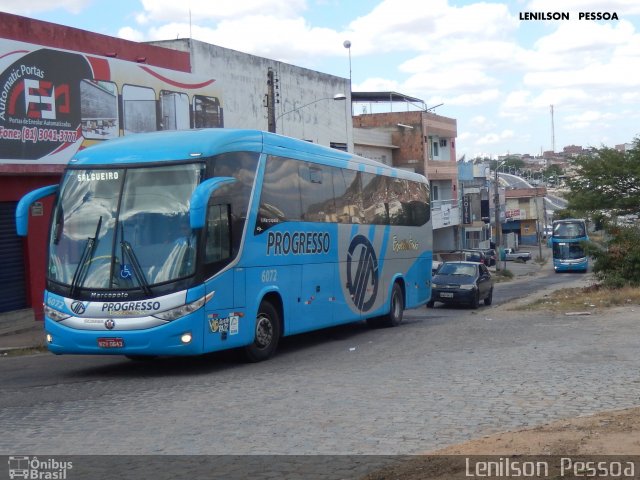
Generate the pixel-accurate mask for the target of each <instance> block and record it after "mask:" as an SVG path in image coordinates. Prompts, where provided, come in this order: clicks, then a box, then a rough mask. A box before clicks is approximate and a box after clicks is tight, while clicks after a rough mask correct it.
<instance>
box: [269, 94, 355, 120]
mask: <svg viewBox="0 0 640 480" xmlns="http://www.w3.org/2000/svg"><path fill="white" fill-rule="evenodd" d="M346 99H347V96H346V95H345V94H344V93H336V94H335V95H334V96H333V97H324V98H318V99H316V100H314V101H313V102H309V103H305V104H304V105H300V106H299V107H296V108H293V109H291V110H287V111H286V112H283V113H281V114H280V115H278V116H277V117H276V122H277V121H278V120H280V119H281V118H282V117H284V116H285V115H288V114H290V113H293V112H297V111H298V110H301V109H303V108H305V107H308V106H309V105H313V104H314V103H318V102H321V101H323V100H337V101H340V100H346Z"/></svg>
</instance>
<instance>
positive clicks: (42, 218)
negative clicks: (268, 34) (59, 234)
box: [0, 12, 353, 318]
mask: <svg viewBox="0 0 640 480" xmlns="http://www.w3.org/2000/svg"><path fill="white" fill-rule="evenodd" d="M0 24H1V25H2V26H3V27H2V32H1V33H0V95H1V96H0V262H1V263H2V269H0V313H2V312H7V311H13V310H19V309H24V308H29V307H31V308H33V310H34V313H35V316H36V318H42V292H43V290H44V278H45V257H46V243H47V242H46V239H47V236H48V224H49V215H50V212H51V208H52V204H53V199H52V198H46V199H44V200H43V201H42V202H37V203H36V204H34V205H33V207H32V209H31V212H30V217H29V229H30V235H29V237H28V238H27V239H22V238H19V237H17V234H16V231H15V220H14V214H15V208H16V205H17V202H18V200H19V199H20V198H21V197H22V196H23V195H24V194H25V193H27V192H29V191H31V190H34V189H36V188H38V187H43V186H47V185H51V184H55V183H58V182H59V180H60V177H61V175H62V173H63V171H64V168H65V165H66V164H67V162H68V161H69V160H70V159H71V158H72V157H73V155H74V154H75V153H76V152H78V151H79V150H81V149H83V148H87V147H88V146H90V145H93V144H95V143H100V142H102V141H105V140H108V139H111V138H116V137H118V136H122V135H129V134H133V133H138V132H145V131H155V130H176V129H187V128H204V127H214V128H220V127H225V128H247V129H257V130H267V131H273V132H278V133H282V134H286V135H289V136H293V137H297V138H301V139H304V140H308V141H311V142H314V143H319V144H322V145H326V146H333V147H335V148H341V149H343V150H349V151H353V132H352V125H351V107H350V82H349V79H347V78H342V77H336V76H333V75H327V74H323V73H320V72H314V71H311V70H308V69H304V68H300V67H296V66H293V65H288V64H285V63H282V62H278V61H275V60H270V59H265V58H260V57H256V56H254V55H249V54H244V53H241V52H237V51H234V50H230V49H224V48H221V47H217V46H214V45H209V44H206V43H203V42H198V41H193V40H190V39H184V40H172V41H167V42H156V43H155V44H148V43H138V42H131V41H127V40H122V39H119V38H113V37H108V36H105V35H100V34H96V33H93V32H88V31H84V30H80V29H75V28H70V27H65V26H61V25H56V24H52V23H48V22H41V21H37V20H33V19H29V18H26V17H20V16H16V15H11V14H7V13H3V12H0Z"/></svg>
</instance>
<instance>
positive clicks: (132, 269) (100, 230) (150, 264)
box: [47, 163, 204, 293]
mask: <svg viewBox="0 0 640 480" xmlns="http://www.w3.org/2000/svg"><path fill="white" fill-rule="evenodd" d="M203 173H204V165H203V164H201V163H189V164H179V165H170V166H158V165H154V166H150V167H140V168H126V169H125V168H110V169H84V170H75V169H73V170H68V171H67V173H66V175H65V178H64V180H63V183H62V186H61V189H60V197H59V200H58V202H57V204H56V208H55V210H54V212H53V217H52V218H53V225H52V228H51V234H50V238H49V265H48V271H47V274H48V278H49V280H52V281H54V282H57V283H59V284H63V285H68V286H70V287H71V290H72V291H74V290H76V289H79V288H90V289H117V290H123V289H142V290H143V291H145V292H146V293H149V288H150V286H153V285H155V284H159V283H165V282H170V281H173V280H176V279H179V278H184V277H188V276H190V275H193V274H194V273H195V258H196V250H197V242H196V237H195V235H194V233H193V232H192V231H191V228H190V225H189V202H190V198H191V194H192V193H193V190H194V189H195V188H196V186H197V185H198V184H199V183H200V181H201V178H202V176H203Z"/></svg>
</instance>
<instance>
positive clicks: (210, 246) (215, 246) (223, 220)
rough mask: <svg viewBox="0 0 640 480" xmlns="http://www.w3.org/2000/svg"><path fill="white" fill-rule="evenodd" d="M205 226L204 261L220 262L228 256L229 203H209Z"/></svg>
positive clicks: (229, 236)
mask: <svg viewBox="0 0 640 480" xmlns="http://www.w3.org/2000/svg"><path fill="white" fill-rule="evenodd" d="M206 228H207V231H206V247H205V263H214V262H220V261H222V260H227V259H228V258H230V257H231V228H230V224H229V205H209V209H208V210H207V227H206Z"/></svg>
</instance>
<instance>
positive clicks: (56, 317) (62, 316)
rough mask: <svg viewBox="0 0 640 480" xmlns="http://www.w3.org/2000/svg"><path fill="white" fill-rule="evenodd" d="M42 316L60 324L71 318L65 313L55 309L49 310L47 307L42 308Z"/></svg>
mask: <svg viewBox="0 0 640 480" xmlns="http://www.w3.org/2000/svg"><path fill="white" fill-rule="evenodd" d="M44 314H45V315H46V316H47V317H49V318H50V319H51V320H53V321H55V322H61V321H62V320H66V319H67V318H69V317H70V316H71V315H67V314H66V313H62V312H60V311H58V310H56V309H55V308H51V307H50V306H49V305H45V306H44Z"/></svg>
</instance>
